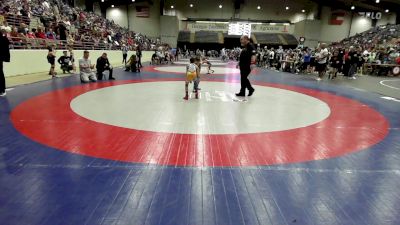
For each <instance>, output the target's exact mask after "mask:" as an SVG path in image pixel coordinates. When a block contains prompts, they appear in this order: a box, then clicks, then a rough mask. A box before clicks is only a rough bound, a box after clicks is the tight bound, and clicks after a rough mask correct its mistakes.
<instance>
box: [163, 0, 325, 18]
mask: <svg viewBox="0 0 400 225" xmlns="http://www.w3.org/2000/svg"><path fill="white" fill-rule="evenodd" d="M285 2H286V3H285ZM285 2H284V1H282V0H268V1H266V0H264V1H246V3H245V4H243V5H241V8H240V10H239V15H240V17H239V18H240V19H249V18H251V19H253V20H290V21H292V22H297V21H300V20H302V19H305V18H307V17H312V18H313V17H314V13H315V12H316V11H315V10H316V8H317V7H316V4H315V3H312V2H310V1H306V0H286V1H285ZM190 3H192V4H194V7H193V8H190V7H189V4H190ZM171 4H173V5H174V7H175V11H176V15H178V17H179V18H206V19H230V18H233V17H234V11H235V10H234V5H233V2H232V0H220V1H215V0H202V1H179V2H176V1H172V0H171V1H167V4H166V8H169V7H170V5H171ZM220 4H222V5H223V7H222V9H219V8H218V6H219V5H220ZM286 5H288V6H290V9H289V10H286V9H285V7H286ZM257 6H261V9H260V10H258V9H257ZM302 9H305V10H306V13H302V12H301V10H302ZM310 14H311V15H310Z"/></svg>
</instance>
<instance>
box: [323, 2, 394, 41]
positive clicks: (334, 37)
mask: <svg viewBox="0 0 400 225" xmlns="http://www.w3.org/2000/svg"><path fill="white" fill-rule="evenodd" d="M331 13H332V11H331V9H330V8H328V7H323V8H322V18H321V24H322V26H321V41H322V42H328V43H330V42H336V41H340V40H342V39H344V38H347V37H349V34H350V36H353V35H355V34H357V33H361V32H364V31H367V30H369V29H371V28H372V21H371V19H369V18H365V17H362V16H360V15H358V14H356V13H355V14H354V15H353V18H352V13H353V12H351V11H347V12H346V14H345V16H344V21H343V24H342V25H330V24H329V21H330V19H331ZM387 23H390V24H394V23H396V14H392V13H389V14H387V13H382V19H381V20H378V22H377V25H383V24H387Z"/></svg>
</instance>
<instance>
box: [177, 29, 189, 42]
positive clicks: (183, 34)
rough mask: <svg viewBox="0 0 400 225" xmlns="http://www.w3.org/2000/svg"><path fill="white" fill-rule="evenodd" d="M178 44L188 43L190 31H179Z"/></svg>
mask: <svg viewBox="0 0 400 225" xmlns="http://www.w3.org/2000/svg"><path fill="white" fill-rule="evenodd" d="M178 42H190V31H179V34H178Z"/></svg>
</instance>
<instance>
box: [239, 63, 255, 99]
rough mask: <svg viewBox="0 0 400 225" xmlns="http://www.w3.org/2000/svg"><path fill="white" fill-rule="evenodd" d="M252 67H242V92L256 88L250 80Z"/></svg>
mask: <svg viewBox="0 0 400 225" xmlns="http://www.w3.org/2000/svg"><path fill="white" fill-rule="evenodd" d="M250 72H251V69H250V68H244V69H242V68H240V85H241V87H240V94H245V93H246V89H247V90H249V91H252V90H254V88H253V87H252V86H251V84H250V80H249V75H250Z"/></svg>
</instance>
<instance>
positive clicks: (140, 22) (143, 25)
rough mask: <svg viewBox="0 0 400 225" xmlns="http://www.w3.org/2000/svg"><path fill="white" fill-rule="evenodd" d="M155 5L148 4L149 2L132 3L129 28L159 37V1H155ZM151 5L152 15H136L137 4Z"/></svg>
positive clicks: (129, 9)
mask: <svg viewBox="0 0 400 225" xmlns="http://www.w3.org/2000/svg"><path fill="white" fill-rule="evenodd" d="M153 2H154V4H153V5H148V4H147V3H138V4H131V5H129V7H128V16H129V19H128V22H129V29H130V30H133V31H136V32H140V33H142V34H144V35H147V36H149V37H159V36H160V4H159V1H153ZM145 5H148V6H149V7H150V17H149V18H141V17H136V6H145Z"/></svg>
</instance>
